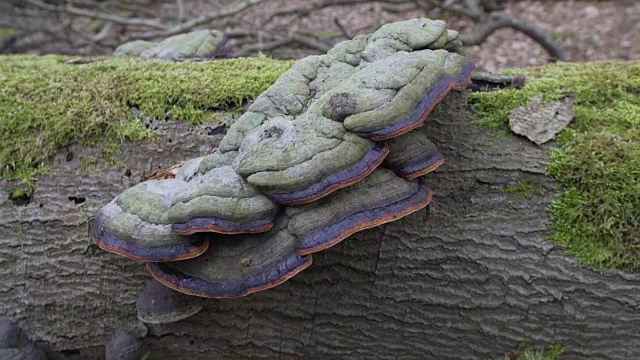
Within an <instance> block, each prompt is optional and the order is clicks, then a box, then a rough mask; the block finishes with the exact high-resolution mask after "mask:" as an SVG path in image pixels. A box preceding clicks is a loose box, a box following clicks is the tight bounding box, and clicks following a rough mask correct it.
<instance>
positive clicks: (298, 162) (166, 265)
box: [91, 19, 474, 323]
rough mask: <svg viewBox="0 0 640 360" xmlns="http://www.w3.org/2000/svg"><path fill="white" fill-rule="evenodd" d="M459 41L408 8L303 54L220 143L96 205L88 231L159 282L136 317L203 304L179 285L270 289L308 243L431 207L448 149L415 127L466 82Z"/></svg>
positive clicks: (206, 293)
mask: <svg viewBox="0 0 640 360" xmlns="http://www.w3.org/2000/svg"><path fill="white" fill-rule="evenodd" d="M459 44H460V42H459V40H458V34H457V33H456V32H455V31H452V30H448V29H447V28H446V24H445V23H444V22H443V21H433V20H429V19H413V20H408V21H402V22H397V23H392V24H387V25H384V26H382V27H381V28H380V29H378V30H377V31H375V32H373V33H371V34H368V35H361V36H357V37H356V38H354V39H353V40H349V41H344V42H341V43H339V44H337V45H336V46H335V47H333V48H332V49H331V50H330V51H329V52H328V53H327V54H325V55H320V56H309V57H307V58H305V59H302V60H300V61H298V62H297V63H296V64H294V65H293V67H291V68H290V69H289V70H288V71H287V72H286V73H284V74H283V75H282V76H281V77H280V78H279V79H278V80H277V81H276V82H275V83H274V84H273V85H272V86H271V87H270V88H269V89H267V90H266V91H265V92H264V93H262V94H261V95H260V96H259V97H258V98H257V99H256V100H255V102H253V104H251V106H249V108H248V109H247V112H245V113H244V114H243V115H242V116H240V118H238V120H237V121H236V122H235V123H234V124H233V125H232V126H231V127H230V129H229V131H228V132H227V134H226V136H225V137H224V138H223V139H222V141H221V143H220V146H219V148H218V150H216V152H215V153H213V154H210V155H207V156H204V157H200V158H195V159H191V160H189V161H187V162H185V163H184V164H183V165H182V167H181V168H180V170H179V171H178V172H177V174H176V176H175V178H173V179H164V180H148V181H146V182H143V183H140V184H138V185H136V186H134V187H132V188H129V189H128V190H126V191H124V192H123V193H121V194H120V195H118V196H117V197H116V198H115V199H114V200H113V201H111V202H110V203H109V204H107V205H106V206H104V207H103V208H102V209H101V210H100V212H99V213H98V214H97V215H96V216H95V217H94V219H93V220H92V227H91V235H92V237H93V239H94V240H95V241H96V242H97V243H98V245H99V246H100V247H101V248H103V249H105V250H107V251H112V252H116V253H119V254H122V255H124V256H127V257H130V258H132V259H135V260H140V261H144V262H146V266H147V269H148V270H149V271H150V272H151V274H152V275H153V277H154V278H155V279H156V280H157V281H158V283H152V284H150V285H149V287H148V288H147V289H145V291H143V292H142V294H141V296H140V299H139V301H138V314H139V317H140V318H141V319H142V320H143V321H146V322H150V323H159V322H171V321H177V320H180V319H182V318H186V317H188V316H190V315H193V314H194V313H196V312H197V311H198V310H199V309H200V308H201V306H202V304H201V303H200V302H199V301H197V300H193V299H191V300H186V299H180V297H181V296H183V297H189V296H187V295H184V294H188V295H195V296H197V297H212V298H231V297H238V296H244V295H247V294H250V293H252V292H256V291H260V290H265V289H268V288H271V287H273V286H276V285H278V284H280V283H282V282H283V281H285V280H287V279H289V278H291V277H292V276H294V275H296V274H297V273H298V272H300V271H302V270H303V269H305V268H306V267H308V266H309V265H310V264H311V261H312V254H313V253H315V252H317V251H321V250H323V249H326V248H328V247H331V246H333V245H335V244H337V243H338V242H340V241H342V240H343V239H345V238H347V237H348V236H350V235H351V234H353V233H355V232H358V231H360V230H363V229H367V228H371V227H374V226H378V225H380V224H384V223H387V222H390V221H395V220H397V219H399V218H401V217H403V216H406V215H408V214H410V213H412V212H414V211H417V210H419V209H422V208H424V207H426V206H427V205H428V204H429V202H430V200H431V190H430V189H429V186H428V184H427V181H426V180H425V178H424V177H423V175H425V174H427V173H428V172H430V171H432V170H434V169H435V168H437V167H438V166H439V165H441V164H442V163H443V156H442V154H441V153H440V152H439V151H438V149H437V148H436V146H435V145H434V144H433V143H432V142H431V141H429V139H428V138H427V137H426V135H425V132H424V131H419V130H415V129H417V128H420V127H421V126H422V125H423V123H424V121H425V119H426V117H427V116H428V115H429V113H430V112H431V110H432V109H433V108H434V106H435V105H436V104H437V103H438V102H439V101H440V100H441V99H442V98H443V97H444V96H445V95H446V94H447V93H448V92H449V91H450V90H452V89H456V90H461V89H463V88H464V87H465V86H466V85H467V83H468V82H469V79H470V77H471V73H472V71H473V68H474V66H473V64H472V63H471V62H470V61H468V60H467V59H465V57H463V56H461V55H459V54H457V53H455V52H453V51H450V50H451V49H454V48H456V47H457V46H459ZM160 284H163V285H164V286H166V287H163V286H160ZM170 289H173V290H170ZM174 290H177V291H178V292H179V293H183V294H179V293H178V292H175V291H174ZM172 291H173V292H172ZM150 304H152V305H150Z"/></svg>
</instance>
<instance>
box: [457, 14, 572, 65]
mask: <svg viewBox="0 0 640 360" xmlns="http://www.w3.org/2000/svg"><path fill="white" fill-rule="evenodd" d="M505 27H507V28H512V29H515V30H518V31H520V32H522V33H524V34H526V35H527V36H529V37H530V38H532V39H533V40H535V41H536V42H538V43H539V44H540V45H542V47H543V48H544V49H545V50H547V51H548V52H549V54H550V55H551V56H553V57H554V58H555V59H557V60H564V59H565V56H564V52H563V51H562V49H561V48H560V47H559V46H558V44H556V43H555V42H554V41H553V40H551V38H549V37H548V36H547V35H546V34H545V33H544V32H543V31H542V30H541V29H539V28H538V27H537V26H535V25H534V24H531V23H529V22H526V21H524V20H521V19H516V18H506V17H497V18H493V19H492V20H490V21H489V22H488V23H485V24H481V25H479V26H478V27H477V28H476V29H475V30H474V31H472V32H471V33H470V34H464V35H461V36H460V40H462V43H463V44H464V45H467V46H468V45H480V44H481V43H482V42H483V41H484V40H485V39H486V38H487V37H489V36H490V35H491V34H493V33H494V32H495V31H496V30H499V29H502V28H505Z"/></svg>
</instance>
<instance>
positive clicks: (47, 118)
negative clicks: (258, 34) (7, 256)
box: [0, 56, 293, 197]
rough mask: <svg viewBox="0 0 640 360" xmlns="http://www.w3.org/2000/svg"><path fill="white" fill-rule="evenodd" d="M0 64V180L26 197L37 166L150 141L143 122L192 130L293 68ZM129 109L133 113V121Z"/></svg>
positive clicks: (130, 61) (240, 63)
mask: <svg viewBox="0 0 640 360" xmlns="http://www.w3.org/2000/svg"><path fill="white" fill-rule="evenodd" d="M69 59H71V57H67V56H0V83H2V89H3V90H2V91H1V92H0V178H3V179H9V180H20V181H21V182H22V184H21V185H19V186H16V187H14V188H13V189H12V191H11V192H12V193H11V195H12V197H24V196H28V195H29V194H30V192H31V191H32V190H33V187H34V186H35V184H34V180H33V179H34V177H35V176H36V175H37V174H40V173H43V172H45V171H46V167H45V166H43V165H42V164H43V161H44V160H46V159H47V158H48V157H50V156H51V155H53V154H54V153H55V152H56V151H58V150H59V149H60V148H62V147H64V146H67V145H69V144H71V143H86V144H95V143H98V142H104V143H107V144H117V143H120V142H122V141H128V140H140V139H144V138H149V137H152V136H153V135H154V133H153V132H152V131H149V130H148V129H146V128H145V126H144V122H143V118H144V117H153V118H159V117H163V116H166V115H167V114H171V115H172V116H173V118H174V119H181V120H184V121H187V122H189V123H192V124H196V123H199V122H201V121H204V120H207V119H211V118H212V117H213V115H212V111H214V110H230V109H234V108H236V107H238V106H239V105H241V104H242V103H243V102H244V101H245V100H248V99H254V98H256V97H257V96H258V95H259V94H260V93H262V92H263V91H264V90H265V89H266V88H267V87H269V85H271V84H272V83H273V82H274V81H275V80H276V79H277V78H278V77H279V76H280V75H281V74H282V73H283V72H284V71H286V70H287V69H288V68H289V67H290V66H291V64H292V63H293V62H291V61H278V60H273V59H269V58H266V57H257V58H242V59H234V60H219V61H203V62H179V63H176V62H170V61H161V60H157V61H149V60H141V59H137V58H117V59H116V58H108V57H107V58H100V59H98V61H95V62H90V63H87V64H75V65H72V64H66V63H65V61H66V60H69ZM133 108H137V109H138V110H139V111H138V116H135V115H134V111H132V109H133Z"/></svg>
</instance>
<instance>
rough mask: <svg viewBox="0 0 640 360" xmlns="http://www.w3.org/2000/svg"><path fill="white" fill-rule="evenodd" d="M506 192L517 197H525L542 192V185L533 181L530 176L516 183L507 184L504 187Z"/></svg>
mask: <svg viewBox="0 0 640 360" xmlns="http://www.w3.org/2000/svg"><path fill="white" fill-rule="evenodd" d="M502 190H503V191H504V192H506V193H510V194H514V195H515V196H516V197H517V198H525V197H530V196H534V195H538V194H541V193H542V191H543V189H542V185H540V184H538V183H535V182H533V181H531V179H529V178H528V177H523V178H522V179H520V180H519V181H518V182H517V183H516V184H514V185H507V186H505V187H504V188H503V189H502Z"/></svg>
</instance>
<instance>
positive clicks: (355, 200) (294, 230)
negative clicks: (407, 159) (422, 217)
mask: <svg viewBox="0 0 640 360" xmlns="http://www.w3.org/2000/svg"><path fill="white" fill-rule="evenodd" d="M430 201H431V190H430V189H429V187H428V186H427V184H426V183H425V182H424V181H423V179H419V181H411V180H406V179H402V178H400V177H398V176H396V175H395V174H394V172H393V171H391V170H388V169H384V168H378V169H376V170H375V171H374V172H372V173H371V175H369V176H367V177H366V178H364V179H363V180H362V181H360V182H358V183H356V184H354V185H352V186H349V187H346V188H344V189H340V190H338V191H336V192H335V193H333V194H331V195H329V196H327V197H325V198H322V199H320V200H318V201H316V202H313V203H311V204H306V205H300V206H292V207H287V208H286V214H287V216H288V217H290V220H289V226H288V230H289V232H290V233H291V234H293V235H294V236H295V237H296V238H297V246H296V251H297V252H298V253H300V254H310V253H313V252H317V251H320V250H324V249H326V248H328V247H331V246H333V245H335V244H337V243H338V242H340V241H342V240H343V239H345V238H346V237H348V236H350V235H352V234H354V233H356V232H358V231H361V230H364V229H368V228H371V227H375V226H378V225H381V224H384V223H387V222H390V221H395V220H397V219H399V218H402V217H404V216H406V215H409V214H411V213H412V212H415V211H417V210H420V209H422V208H424V207H425V206H427V205H428V204H429V202H430Z"/></svg>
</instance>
